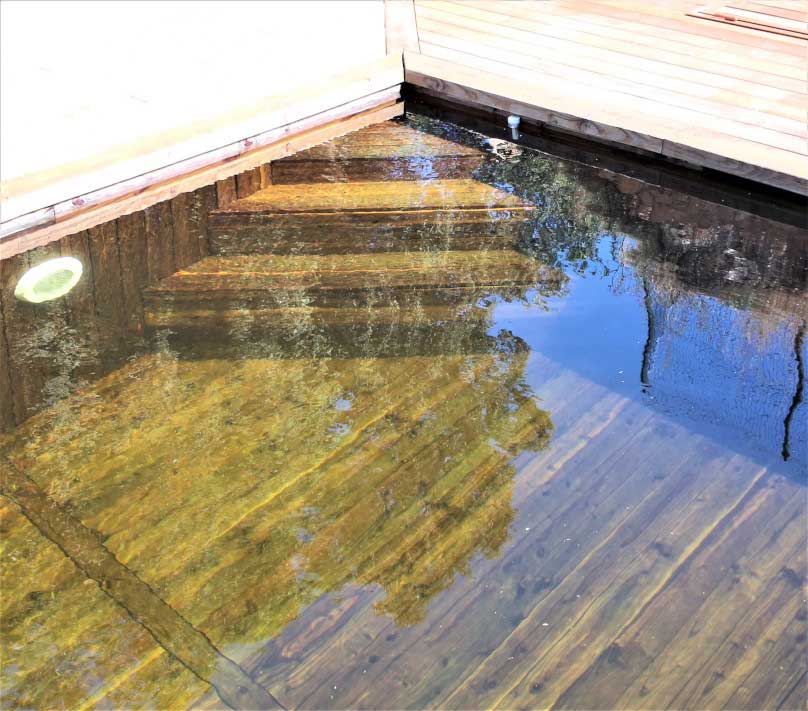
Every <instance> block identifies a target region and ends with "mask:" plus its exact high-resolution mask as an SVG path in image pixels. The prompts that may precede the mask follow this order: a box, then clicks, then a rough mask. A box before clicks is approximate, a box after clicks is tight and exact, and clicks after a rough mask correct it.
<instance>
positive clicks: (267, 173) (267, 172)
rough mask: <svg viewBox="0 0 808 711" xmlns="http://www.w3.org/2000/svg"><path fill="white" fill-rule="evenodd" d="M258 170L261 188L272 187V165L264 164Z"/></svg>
mask: <svg viewBox="0 0 808 711" xmlns="http://www.w3.org/2000/svg"><path fill="white" fill-rule="evenodd" d="M258 170H259V171H260V175H261V188H262V189H263V188H265V187H267V186H268V185H272V163H264V164H263V165H262V166H260V167H259V168H258Z"/></svg>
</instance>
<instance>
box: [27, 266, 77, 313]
mask: <svg viewBox="0 0 808 711" xmlns="http://www.w3.org/2000/svg"><path fill="white" fill-rule="evenodd" d="M82 271H83V267H82V266H81V262H80V261H79V260H78V259H76V258H75V257H56V258H55V259H49V260H48V261H46V262H42V264H37V265H36V266H35V267H31V268H30V269H29V270H28V271H27V272H25V274H23V275H22V277H20V280H19V281H18V282H17V286H16V288H15V289H14V296H16V297H17V298H18V299H20V301H28V302H30V303H32V304H40V303H42V302H43V301H53V300H54V299H58V298H59V297H60V296H64V295H65V294H66V293H67V292H69V291H70V290H71V289H72V288H73V287H74V286H76V284H78V282H79V279H81V273H82Z"/></svg>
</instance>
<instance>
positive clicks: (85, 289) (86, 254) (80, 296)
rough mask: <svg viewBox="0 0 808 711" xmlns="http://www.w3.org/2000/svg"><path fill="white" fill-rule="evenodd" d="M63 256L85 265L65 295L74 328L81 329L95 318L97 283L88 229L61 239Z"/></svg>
mask: <svg viewBox="0 0 808 711" xmlns="http://www.w3.org/2000/svg"><path fill="white" fill-rule="evenodd" d="M59 247H60V250H61V254H62V256H63V257H73V258H75V259H78V260H79V261H80V262H81V266H82V267H83V271H82V275H81V279H79V282H78V284H76V286H74V287H73V289H71V290H70V293H68V294H67V295H66V296H65V304H66V306H67V313H68V317H69V318H70V323H71V325H73V327H74V328H77V329H81V328H83V327H84V326H83V324H86V323H87V321H88V320H94V319H95V285H94V283H93V261H92V257H91V256H90V245H89V241H88V238H87V231H86V230H82V231H81V232H78V233H76V234H74V235H69V236H68V237H64V238H62V239H61V240H59Z"/></svg>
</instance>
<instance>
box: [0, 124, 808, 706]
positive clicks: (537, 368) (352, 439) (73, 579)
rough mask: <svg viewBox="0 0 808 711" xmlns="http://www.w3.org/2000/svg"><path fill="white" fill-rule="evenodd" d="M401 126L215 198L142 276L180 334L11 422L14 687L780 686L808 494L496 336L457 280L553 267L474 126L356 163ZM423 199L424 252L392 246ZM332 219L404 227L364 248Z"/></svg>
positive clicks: (541, 274) (459, 700)
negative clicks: (173, 250) (423, 185)
mask: <svg viewBox="0 0 808 711" xmlns="http://www.w3.org/2000/svg"><path fill="white" fill-rule="evenodd" d="M408 131H409V129H408V130H407V131H404V130H403V129H402V128H401V127H399V126H393V127H390V129H389V134H386V133H385V129H383V128H374V129H372V130H369V131H367V132H365V133H363V134H355V135H354V137H353V138H352V139H350V140H349V139H342V140H340V141H337V142H334V143H332V144H330V145H327V146H326V147H325V148H323V149H321V150H322V151H325V152H330V155H331V156H332V160H331V161H330V162H328V164H327V165H328V168H329V170H331V169H332V168H333V166H335V165H336V166H337V169H338V173H336V174H335V173H328V174H326V175H324V174H323V173H322V168H323V164H322V163H319V162H318V160H319V159H318V153H317V152H316V151H315V152H314V153H313V154H309V155H308V156H306V155H302V156H299V157H298V158H296V162H295V165H294V166H293V170H292V169H291V168H290V174H293V176H294V179H295V180H304V181H312V183H313V184H312V185H306V187H302V186H300V188H299V192H298V190H297V189H295V190H291V191H290V190H289V188H288V187H286V186H279V187H278V189H273V186H272V185H266V186H265V187H264V190H262V191H259V192H255V193H254V194H253V195H252V196H251V197H247V198H242V199H241V200H238V201H235V202H233V203H231V204H229V205H227V206H225V207H224V208H223V209H222V210H220V211H219V212H217V213H215V214H213V215H211V216H210V219H209V221H207V222H206V224H207V225H208V226H209V229H210V232H209V233H207V234H206V238H207V240H208V242H209V244H210V245H211V247H210V250H211V253H210V254H208V255H203V254H201V253H199V254H197V255H195V258H194V259H193V260H191V261H190V262H188V263H186V264H183V265H182V268H180V269H175V270H173V273H166V274H162V275H161V276H160V278H159V279H155V280H153V283H152V284H151V285H150V286H147V287H145V288H143V289H142V290H141V296H142V302H141V303H142V304H143V308H144V323H145V325H146V327H147V328H164V327H169V328H170V329H172V330H173V332H174V336H175V340H171V338H172V336H171V335H169V336H167V338H168V346H167V347H166V349H165V350H163V351H158V352H155V353H150V354H147V355H140V356H138V357H132V358H129V359H128V360H126V362H125V363H123V364H122V365H120V366H119V367H116V368H114V369H112V370H111V372H110V373H108V374H107V375H105V376H103V377H99V378H98V379H96V380H94V381H92V382H89V383H88V384H86V385H85V386H84V387H82V388H80V389H78V390H77V391H76V392H75V393H73V394H71V395H70V396H68V397H66V398H65V399H63V400H60V401H59V402H57V403H56V404H54V405H52V406H50V407H46V408H45V409H43V410H42V411H41V412H39V413H38V414H35V415H33V416H32V417H29V418H27V419H26V420H25V421H24V422H22V423H21V424H20V425H19V426H18V427H16V428H14V429H11V430H10V431H9V432H8V434H6V435H4V436H3V439H2V440H1V441H0V456H2V460H1V461H0V470H2V474H3V478H2V487H3V494H4V497H3V500H2V526H3V529H2V530H3V542H4V548H3V566H2V573H3V580H2V583H3V585H2V589H3V596H2V605H3V608H2V612H3V644H4V647H5V649H6V650H9V653H10V655H11V656H12V658H13V659H14V664H13V665H11V666H9V667H7V669H6V671H5V672H4V673H5V674H7V675H8V677H9V679H10V680H11V682H12V683H5V680H4V684H3V686H4V688H6V689H11V690H12V694H11V695H9V694H8V692H6V693H7V696H6V697H5V698H4V705H6V706H9V707H14V706H34V707H37V708H54V707H60V706H64V707H68V708H92V707H96V706H99V707H104V706H107V707H108V706H114V707H123V706H126V707H141V706H147V705H151V706H156V707H159V708H176V707H181V706H195V707H197V708H206V707H221V706H222V705H223V703H226V704H228V705H230V706H234V707H243V708H257V707H264V706H265V707H272V706H273V705H274V704H276V700H277V702H280V703H281V704H283V705H285V706H286V707H288V708H297V707H301V708H326V707H340V708H347V707H365V708H403V707H410V708H424V707H430V706H435V707H449V708H483V707H491V706H496V707H500V708H549V707H553V708H577V709H581V708H629V709H645V708H698V709H704V708H732V709H740V708H745V709H768V708H795V709H796V708H800V707H801V705H802V704H803V701H804V698H805V694H806V691H808V689H807V688H806V675H805V664H804V652H805V636H806V610H805V603H804V585H805V576H806V550H805V528H804V526H805V507H806V504H805V489H804V487H802V486H800V485H799V484H798V483H795V482H793V481H791V480H789V479H786V478H784V477H783V476H780V475H778V474H777V473H775V472H772V471H769V470H768V468H767V466H766V464H765V463H761V462H759V461H755V460H753V459H751V458H748V457H746V456H744V455H742V454H739V453H737V452H735V451H733V450H732V449H730V448H727V447H724V446H722V445H720V444H718V443H716V442H715V441H713V440H711V439H710V438H709V437H707V436H702V435H700V434H696V433H694V432H693V431H691V430H690V429H688V428H687V427H686V426H683V425H682V424H681V423H678V422H676V421H675V420H672V419H669V418H667V417H665V416H664V415H663V414H660V413H659V412H656V411H653V410H651V409H649V408H648V407H646V406H644V405H643V404H641V403H639V402H636V401H633V400H630V399H628V398H625V397H623V396H621V395H619V394H618V393H615V392H613V391H611V390H610V389H609V388H607V387H605V386H603V385H600V384H598V383H595V382H593V381H591V380H589V379H588V378H586V377H584V376H583V375H581V374H579V373H576V372H575V371H574V370H571V369H568V368H565V367H563V366H562V365H560V364H558V363H556V362H554V361H552V360H550V359H548V358H545V357H543V356H540V355H538V354H534V357H533V358H532V359H531V360H530V362H529V363H528V357H527V353H526V352H525V349H524V348H523V347H522V346H521V345H520V343H519V342H518V339H515V338H513V337H512V336H509V334H507V333H500V334H499V335H492V334H490V333H489V332H488V331H489V328H488V327H489V325H490V324H489V322H488V321H487V320H486V319H487V312H486V310H485V307H480V309H479V310H475V309H473V308H471V307H472V306H474V305H475V304H476V301H477V299H478V297H479V296H480V291H479V289H477V288H476V287H484V289H483V291H485V292H491V291H493V292H495V293H501V294H504V295H509V296H514V295H523V294H524V292H526V291H527V290H528V289H532V290H535V291H538V292H543V291H546V292H548V293H554V292H555V291H556V290H558V288H560V285H561V283H562V280H561V279H560V277H559V275H558V274H557V273H556V272H554V271H553V270H552V269H549V268H543V267H541V266H540V265H538V264H533V269H532V270H531V269H530V264H529V263H528V261H527V260H526V258H525V257H524V256H523V255H522V254H521V253H518V252H516V251H515V250H513V249H512V247H513V242H515V241H516V240H517V239H518V238H519V234H520V229H521V226H522V224H523V221H524V214H523V213H524V212H528V211H529V206H528V205H527V204H525V203H523V202H521V201H519V200H517V199H515V198H513V197H511V196H509V195H506V194H504V193H502V192H500V191H497V190H495V189H493V188H490V187H488V186H484V185H483V184H482V183H476V181H474V180H473V179H472V178H471V177H470V173H471V170H473V168H474V165H476V159H477V157H475V156H474V155H473V152H470V151H469V150H468V149H466V148H462V149H461V148H460V147H458V148H457V149H456V155H454V156H453V155H452V148H451V144H450V145H447V144H446V143H445V142H434V141H432V139H431V138H430V139H429V140H428V141H427V140H426V139H424V141H423V143H424V144H426V147H425V146H424V145H421V146H420V147H419V149H420V150H421V151H422V154H424V153H425V154H426V155H427V156H428V155H429V151H430V150H431V151H432V152H433V155H434V156H436V157H439V160H437V159H436V160H435V161H434V162H433V163H432V164H431V165H430V170H434V171H435V172H436V173H437V174H436V175H433V174H432V173H430V177H432V178H433V179H434V180H435V182H433V183H431V186H432V187H430V188H429V189H423V190H421V191H420V192H417V191H416V189H415V188H414V186H413V184H407V185H403V186H402V185H400V186H398V188H396V187H391V186H395V185H396V184H395V182H392V183H391V182H388V183H386V184H384V183H382V184H378V183H379V181H374V180H372V178H374V177H379V176H374V175H373V174H372V173H369V171H372V170H373V161H374V160H377V161H378V157H374V156H375V154H376V153H386V154H387V155H389V154H391V153H394V152H395V151H399V152H400V153H404V152H406V151H409V150H412V149H411V146H412V145H413V144H416V143H417V142H418V137H417V135H416V134H415V132H412V133H409V134H408ZM354 151H355V152H356V153H357V154H359V155H356V154H355V153H354ZM307 158H308V159H310V162H309V164H308V168H307V166H306V164H305V161H306V159H307ZM399 158H400V156H399ZM355 163H358V164H360V165H361V169H360V168H359V167H356V166H355V165H354V164H355ZM406 165H407V166H411V165H412V164H411V163H406ZM436 166H437V167H436ZM377 168H379V169H384V166H383V164H382V163H381V162H378V163H377ZM309 169H310V170H311V171H315V170H316V171H318V172H316V173H315V172H307V170H309ZM278 174H279V175H281V174H283V169H281V170H280V171H279V172H278ZM301 175H302V176H303V177H301ZM357 177H361V181H360V182H361V184H362V186H363V187H361V188H359V189H357V190H355V191H351V190H350V187H351V185H350V183H351V182H352V181H353V180H354V179H356V178H357ZM397 177H398V179H399V180H400V181H402V182H405V181H411V180H412V179H413V178H417V177H419V173H418V171H416V170H411V171H409V172H408V171H407V170H403V171H401V172H400V173H398V174H397ZM335 178H336V179H338V180H340V181H345V183H348V184H347V185H345V183H339V184H338V185H340V187H343V186H344V187H345V188H346V189H345V190H343V191H335V190H334V188H333V187H323V185H331V184H330V183H328V182H327V181H328V180H332V179H335ZM314 183H316V184H314ZM359 184H360V183H357V184H356V185H359ZM368 186H371V187H368ZM374 186H375V187H374ZM435 186H437V188H436V187H435ZM441 186H442V188H441ZM309 188H311V190H310V192H308V191H309ZM251 192H252V191H251ZM416 192H417V194H416ZM297 195H299V196H305V195H310V196H311V200H312V201H315V200H319V201H320V202H318V203H317V204H316V205H314V204H313V203H312V202H306V198H305V197H301V198H300V199H298V197H296V196H297ZM396 195H398V197H395V196H396ZM391 196H392V197H391ZM406 196H409V198H407V199H408V200H409V201H410V202H409V203H406V201H405V200H404V198H405V197H406ZM301 201H302V204H301ZM337 201H338V202H337ZM397 201H398V202H397ZM430 201H431V202H430ZM405 203H406V204H405ZM480 210H483V211H484V212H485V213H486V214H487V215H488V218H487V220H486V221H484V222H482V221H480V220H479V219H478V214H479V211H480ZM413 211H420V213H421V214H420V215H419V216H418V222H417V224H423V223H424V220H431V221H432V223H433V224H434V225H436V226H437V231H436V233H437V234H438V235H440V237H441V238H442V239H445V240H447V241H446V242H445V244H444V249H442V250H440V251H438V252H437V253H435V251H434V248H435V246H436V245H435V244H428V245H426V246H427V247H428V248H429V249H428V250H427V251H426V252H423V253H421V252H418V251H415V252H412V253H402V252H399V251H397V250H396V244H397V241H401V242H409V243H410V246H412V244H411V240H413V239H418V237H419V235H421V231H419V230H417V229H414V228H412V225H414V224H416V222H415V221H413V222H412V223H410V222H408V219H407V218H408V217H410V216H411V215H410V213H412V212H413ZM346 212H348V213H353V215H352V216H353V218H355V219H354V220H353V223H354V224H359V225H360V226H361V224H362V221H363V220H370V219H371V218H370V217H368V215H373V214H378V213H383V214H384V220H385V224H390V225H392V228H391V234H390V235H387V236H386V237H385V238H384V239H381V240H379V242H378V244H377V247H378V250H377V251H375V252H366V251H364V252H361V253H359V252H358V251H357V247H358V245H365V242H363V240H364V239H365V238H364V235H363V233H362V230H361V228H360V229H358V230H356V231H351V230H348V229H344V230H339V229H337V228H335V227H334V225H338V224H339V222H340V216H344V215H345V213H346ZM498 212H499V213H501V214H499V215H498V214H497V213H498ZM295 215H297V217H299V220H300V224H292V223H293V222H294V220H295ZM401 215H403V216H404V217H400V216H401ZM391 218H392V219H391ZM257 223H258V224H260V229H257V228H256V225H257ZM301 224H303V225H304V226H303V227H301ZM324 224H326V225H328V226H329V230H333V232H327V233H326V232H324V231H323V229H322V225H324ZM491 224H493V225H495V228H490V227H486V226H484V225H491ZM458 225H459V226H460V227H457V226H458ZM456 228H457V229H456ZM290 232H291V234H292V235H293V236H294V238H293V239H290V240H285V236H288V234H289V233H290ZM301 234H305V235H308V236H309V239H298V237H299V236H300V235H301ZM330 234H334V235H335V240H334V242H333V243H332V242H329V240H327V239H325V238H324V237H327V236H328V235H330ZM434 237H435V235H434V234H433V238H434ZM365 246H366V245H365ZM483 247H485V249H482V248H483ZM292 248H294V249H297V250H298V253H296V254H289V251H290V250H291V249H292ZM324 250H325V251H327V252H333V253H327V254H323V251H324ZM300 252H302V253H300ZM175 266H177V265H175ZM246 276H249V277H250V278H249V282H245V278H246ZM144 286H145V285H144ZM246 291H249V292H250V293H249V294H248V295H247V296H245V292H246ZM267 323H268V324H269V325H268V326H267ZM301 325H302V326H303V327H304V328H303V331H304V333H303V335H304V336H305V335H306V334H307V333H308V334H312V335H311V338H310V340H305V338H304V339H303V340H302V341H301V342H302V343H303V347H302V348H301V349H300V351H299V352H298V351H296V352H295V353H294V354H293V355H294V357H289V353H288V349H289V348H290V346H289V345H288V344H289V341H290V339H291V337H292V336H291V335H290V334H294V333H298V335H300V330H298V331H297V332H295V331H294V327H295V326H297V327H298V329H300V327H301ZM346 325H347V327H348V338H347V339H346V341H345V342H346V343H348V344H349V345H343V342H342V341H338V339H336V338H335V337H334V335H333V334H335V333H337V332H339V333H342V330H341V329H343V328H345V327H346ZM279 326H281V327H283V328H279ZM265 328H268V329H269V331H265V330H262V329H265ZM199 329H203V330H204V329H209V330H210V332H212V333H215V334H216V339H215V343H214V344H213V345H210V344H208V345H206V346H205V347H206V348H208V350H207V351H204V352H200V346H199V344H198V343H196V342H195V341H194V340H193V338H189V337H188V331H189V330H190V331H194V330H199ZM272 329H276V330H279V334H278V335H277V337H275V336H273V335H272V334H273V333H274V331H272ZM306 329H308V331H307V330H306ZM418 329H421V330H423V329H429V330H431V331H432V332H434V334H435V335H433V336H432V337H431V338H430V339H426V338H423V339H421V340H419V339H418V338H415V337H413V336H412V333H413V332H415V331H418ZM256 332H261V333H262V335H263V338H264V340H263V341H262V342H263V343H264V344H268V347H270V346H271V347H272V348H277V349H278V351H277V352H275V351H273V350H270V352H268V353H260V352H259V353H256V352H252V351H250V350H249V347H250V336H251V335H252V334H254V333H256ZM267 332H269V333H270V335H269V336H267ZM402 334H403V335H402ZM324 336H325V337H326V339H327V340H328V344H329V346H330V347H334V351H333V353H332V356H333V357H332V358H330V359H329V358H322V357H319V358H318V357H313V356H312V355H311V353H317V351H316V350H312V351H311V353H310V355H309V356H308V357H307V356H306V349H308V348H310V347H311V348H312V349H314V347H315V346H313V345H311V346H310V344H315V343H317V342H318V339H321V338H322V337H324ZM396 336H398V339H396ZM357 341H359V342H361V345H362V347H361V348H360V347H358V346H357V345H356V343H357ZM335 344H337V345H335ZM284 349H285V350H284ZM436 351H437V354H436ZM281 355H285V356H287V357H285V358H283V357H279V356H281ZM234 356H238V357H234ZM529 373H530V374H532V375H534V376H536V377H535V378H532V379H531V382H533V381H534V380H540V381H541V389H540V391H538V392H536V393H535V396H536V397H533V396H532V395H531V394H529V393H528V392H526V389H525V380H526V378H527V375H528V374H529ZM537 374H540V377H539V376H538V375H537ZM335 403H338V404H339V406H338V407H335ZM472 413H473V416H472ZM481 413H482V414H481ZM458 445H461V446H458ZM211 687H213V688H214V689H215V690H216V693H214V692H213V691H212V689H211ZM273 697H274V698H273Z"/></svg>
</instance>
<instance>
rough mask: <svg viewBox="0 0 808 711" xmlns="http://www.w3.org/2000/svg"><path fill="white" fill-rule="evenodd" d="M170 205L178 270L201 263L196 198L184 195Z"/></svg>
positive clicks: (175, 259) (175, 262) (175, 261)
mask: <svg viewBox="0 0 808 711" xmlns="http://www.w3.org/2000/svg"><path fill="white" fill-rule="evenodd" d="M170 204H171V220H172V223H173V225H174V265H175V267H176V268H177V269H184V268H185V267H187V266H188V265H189V264H193V263H194V262H197V261H199V258H200V256H201V251H200V249H199V238H198V220H197V215H196V214H194V213H195V210H194V197H193V195H192V194H191V193H183V194H182V195H177V197H175V198H174V199H173V200H171V203H170Z"/></svg>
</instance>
